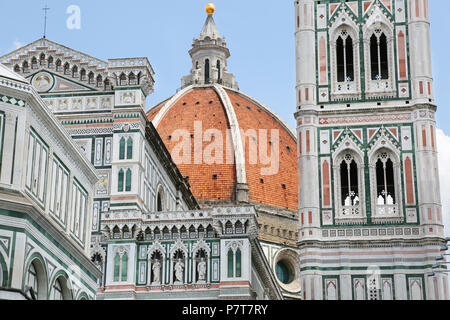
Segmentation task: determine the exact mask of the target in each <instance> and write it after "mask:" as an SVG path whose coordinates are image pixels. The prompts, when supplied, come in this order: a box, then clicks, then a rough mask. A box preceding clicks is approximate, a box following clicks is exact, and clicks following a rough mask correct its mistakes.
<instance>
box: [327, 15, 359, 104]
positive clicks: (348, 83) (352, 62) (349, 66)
mask: <svg viewBox="0 0 450 320" xmlns="http://www.w3.org/2000/svg"><path fill="white" fill-rule="evenodd" d="M338 21H341V20H338ZM346 21H349V20H348V19H346ZM338 23H341V22H338ZM355 28H356V26H352V25H350V24H341V25H337V26H336V27H335V28H332V30H331V31H330V47H331V48H330V49H331V53H330V57H331V67H330V71H331V82H332V90H331V97H332V99H333V100H342V99H357V98H360V96H361V92H360V85H359V77H360V74H359V70H360V68H359V67H358V63H359V50H358V48H359V40H358V31H357V30H356V29H355Z"/></svg>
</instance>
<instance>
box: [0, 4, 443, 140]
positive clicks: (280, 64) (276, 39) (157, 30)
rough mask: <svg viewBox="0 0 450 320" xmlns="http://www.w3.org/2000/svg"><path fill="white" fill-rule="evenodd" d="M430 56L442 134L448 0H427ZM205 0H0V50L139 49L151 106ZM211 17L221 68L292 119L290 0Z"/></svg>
mask: <svg viewBox="0 0 450 320" xmlns="http://www.w3.org/2000/svg"><path fill="white" fill-rule="evenodd" d="M429 2H430V15H431V20H432V21H431V22H432V56H433V69H434V77H435V92H436V100H437V104H438V107H439V111H438V123H439V126H440V127H441V128H442V129H444V131H445V132H446V133H447V135H450V123H449V121H448V120H449V119H450V59H449V58H448V57H449V51H450V41H449V39H450V36H449V34H450V19H449V18H448V13H449V12H450V1H448V0H431V1H429ZM206 3H207V0H188V1H186V0H172V1H167V0H158V1H156V0H150V1H148V0H147V1H145V0H127V1H107V0H95V1H93V0H89V1H87V0H78V1H77V0H70V1H67V0H48V1H41V0H33V1H30V0H26V1H25V0H15V1H10V0H8V1H7V0H2V1H0V12H1V13H2V18H1V19H0V30H2V32H1V42H0V55H3V54H6V53H8V52H10V51H11V50H12V49H14V46H15V45H17V44H28V43H30V42H32V41H34V40H36V39H38V38H40V37H41V36H42V29H43V11H42V10H41V9H42V8H43V7H44V5H45V4H48V6H49V7H50V8H51V10H50V11H49V21H48V33H47V35H48V36H47V38H49V39H50V40H53V41H56V42H58V43H61V44H63V45H66V46H68V47H71V48H73V49H76V50H79V51H82V52H85V53H87V54H90V55H92V56H95V57H98V58H100V59H108V58H123V57H137V56H146V57H148V58H149V60H150V62H151V63H152V65H153V68H154V69H155V71H156V81H157V83H156V87H155V93H154V94H152V95H151V96H150V98H149V102H148V105H149V106H153V105H154V104H156V103H157V102H159V101H160V100H163V99H165V98H167V97H168V96H170V95H172V94H173V93H175V90H176V89H177V88H178V87H180V78H181V77H182V76H183V75H186V74H188V73H189V70H190V68H191V62H190V57H189V55H188V50H189V49H190V48H191V44H192V39H193V38H194V37H197V36H198V35H199V33H200V30H201V28H202V26H203V23H204V21H205V19H206V14H205V11H204V6H205V4H206ZM214 3H215V5H216V9H217V11H216V14H215V16H214V17H215V20H216V23H217V25H218V27H219V31H220V32H221V33H222V35H224V36H225V37H226V38H227V41H228V47H229V48H230V50H231V54H232V56H231V58H230V60H229V67H228V69H229V71H230V72H232V73H234V74H235V75H236V79H237V81H238V82H239V85H240V89H241V90H242V91H243V92H245V93H247V94H249V95H251V96H254V97H256V98H257V99H258V100H260V101H261V102H263V103H264V104H266V105H268V106H269V107H270V108H272V109H273V110H274V111H276V112H277V113H278V114H279V115H280V116H281V117H282V118H284V119H285V120H286V121H287V122H288V123H289V124H290V125H291V126H292V127H294V124H295V121H294V118H293V113H294V112H295V90H294V87H295V49H294V22H295V19H294V1H293V0H277V1H269V0H263V1H261V0H215V1H214ZM72 4H75V5H78V6H79V7H80V8H81V29H80V30H69V29H67V27H66V20H67V18H68V17H69V15H68V14H66V9H67V7H68V6H69V5H72Z"/></svg>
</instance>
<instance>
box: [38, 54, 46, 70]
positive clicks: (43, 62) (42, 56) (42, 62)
mask: <svg viewBox="0 0 450 320" xmlns="http://www.w3.org/2000/svg"><path fill="white" fill-rule="evenodd" d="M39 64H40V65H41V67H43V66H45V54H43V53H42V54H41V56H40V57H39Z"/></svg>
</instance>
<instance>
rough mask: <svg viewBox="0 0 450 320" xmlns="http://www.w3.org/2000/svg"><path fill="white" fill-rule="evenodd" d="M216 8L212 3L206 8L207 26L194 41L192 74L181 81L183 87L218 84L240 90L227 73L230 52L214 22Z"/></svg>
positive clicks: (232, 77) (231, 76)
mask: <svg viewBox="0 0 450 320" xmlns="http://www.w3.org/2000/svg"><path fill="white" fill-rule="evenodd" d="M214 12H215V6H214V4H212V3H211V2H210V3H208V5H207V6H206V13H207V14H208V16H207V18H206V22H205V25H204V26H203V29H202V31H201V32H200V36H199V38H198V39H194V42H193V44H192V49H191V50H190V51H189V54H190V56H191V58H192V70H191V74H190V75H188V76H185V77H183V78H182V79H181V86H182V87H183V88H184V87H186V86H189V85H192V84H197V85H207V84H214V83H218V84H221V85H224V86H226V87H230V88H233V89H238V85H237V82H236V81H235V79H234V75H233V74H230V73H228V72H227V59H228V58H229V57H230V51H229V50H228V48H227V43H226V41H225V38H224V37H221V35H220V33H219V29H218V28H217V25H216V23H215V21H214V18H213V14H214Z"/></svg>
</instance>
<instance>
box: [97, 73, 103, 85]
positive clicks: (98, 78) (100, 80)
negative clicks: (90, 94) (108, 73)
mask: <svg viewBox="0 0 450 320" xmlns="http://www.w3.org/2000/svg"><path fill="white" fill-rule="evenodd" d="M101 86H103V78H102V76H101V75H98V76H97V87H98V88H100V87H101Z"/></svg>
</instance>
